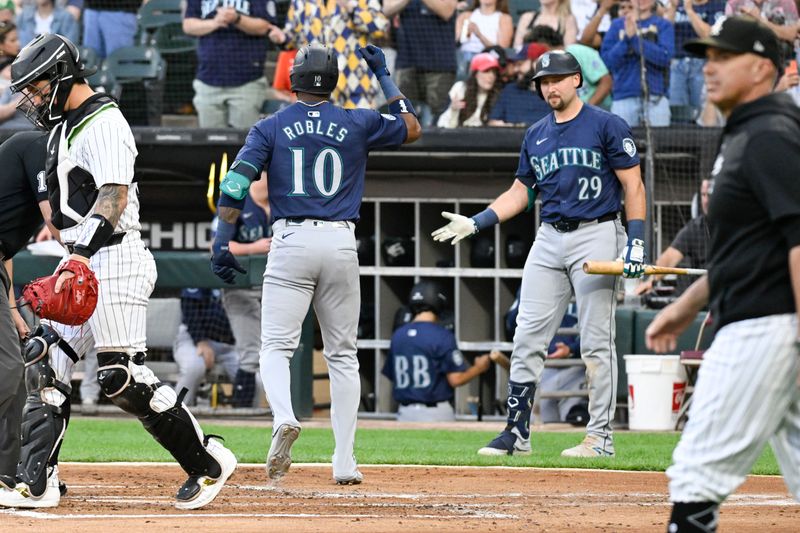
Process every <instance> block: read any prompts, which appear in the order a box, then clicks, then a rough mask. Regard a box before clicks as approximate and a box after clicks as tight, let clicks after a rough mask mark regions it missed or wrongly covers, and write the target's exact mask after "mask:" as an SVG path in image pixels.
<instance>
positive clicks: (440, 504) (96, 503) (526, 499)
mask: <svg viewBox="0 0 800 533" xmlns="http://www.w3.org/2000/svg"><path fill="white" fill-rule="evenodd" d="M361 470H362V472H363V473H364V478H365V479H364V483H363V484H362V485H357V486H338V485H336V484H335V483H334V481H333V479H332V478H331V470H330V465H312V464H298V465H293V466H292V468H291V470H290V471H289V474H288V475H287V476H286V477H285V478H284V479H283V480H281V481H280V483H278V484H268V483H267V481H266V474H265V470H264V467H263V465H240V466H239V468H238V469H237V470H236V472H235V474H234V475H233V477H231V479H230V480H229V482H228V484H226V486H225V488H224V489H223V491H222V492H221V493H220V495H219V497H218V498H217V499H216V500H215V501H214V502H213V503H212V504H211V505H209V506H208V507H206V508H204V509H201V510H199V511H191V512H184V511H178V510H177V509H175V508H174V507H173V502H174V500H173V496H174V493H175V492H176V491H177V488H178V486H179V485H180V484H181V483H182V482H183V479H184V477H183V473H182V472H181V471H180V469H179V468H178V467H177V466H174V465H167V464H153V463H146V464H131V463H111V464H87V463H80V464H78V463H66V464H63V465H62V466H61V479H62V480H63V481H65V482H66V483H67V485H68V487H69V492H68V494H67V496H66V497H64V498H62V500H61V505H60V506H59V507H58V508H55V509H43V510H41V511H35V510H13V509H8V510H0V515H2V516H1V517H0V521H1V522H2V523H3V525H4V526H6V527H7V528H8V527H10V528H15V527H21V528H23V529H22V530H23V531H45V530H48V531H62V532H63V531H80V532H81V533H94V532H101V531H102V532H109V531H118V532H120V533H122V532H125V531H156V530H162V531H165V530H166V528H169V530H170V531H174V530H182V529H184V530H190V529H191V530H193V531H201V530H202V531H230V532H233V531H235V532H239V531H291V532H292V533H300V532H305V531H348V533H349V532H350V531H400V530H403V531H430V530H434V529H435V530H437V531H521V530H528V531H588V530H592V531H637V532H638V531H659V532H663V531H664V530H665V529H666V521H667V518H668V516H669V509H670V505H669V503H668V501H667V479H666V476H665V475H664V474H663V473H652V472H621V471H609V470H582V469H581V470H579V469H538V468H504V467H490V468H478V467H437V466H363V467H362V468H361ZM799 521H800V505H797V504H795V503H794V501H793V500H792V499H791V497H790V495H789V494H788V492H787V491H786V488H785V486H784V484H783V481H782V479H781V478H780V477H775V476H759V477H750V478H749V479H748V481H747V482H746V483H745V484H744V485H743V486H742V487H741V488H740V489H739V491H737V493H736V494H735V495H733V496H732V497H731V498H729V499H728V501H726V502H725V504H724V505H723V507H722V512H721V518H720V530H722V531H754V530H758V529H760V530H769V531H796V527H797V524H798V523H800V522H799Z"/></svg>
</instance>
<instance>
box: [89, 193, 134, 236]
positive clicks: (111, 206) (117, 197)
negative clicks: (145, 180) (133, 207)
mask: <svg viewBox="0 0 800 533" xmlns="http://www.w3.org/2000/svg"><path fill="white" fill-rule="evenodd" d="M127 206H128V186H127V185H117V184H115V183H109V184H106V185H103V186H102V187H100V193H99V194H98V195H97V202H96V203H95V207H94V212H95V213H97V214H98V215H103V216H104V217H106V220H108V221H109V222H110V223H111V225H112V226H114V227H116V226H117V222H119V217H120V216H122V212H123V211H125V208H126V207H127Z"/></svg>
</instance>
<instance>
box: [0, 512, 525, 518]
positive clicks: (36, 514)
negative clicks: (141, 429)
mask: <svg viewBox="0 0 800 533" xmlns="http://www.w3.org/2000/svg"><path fill="white" fill-rule="evenodd" d="M0 514H9V515H14V516H19V517H23V518H38V519H40V520H88V519H93V518H99V519H103V520H113V519H120V518H124V519H131V518H134V519H142V518H148V519H159V518H201V519H208V518H326V519H336V518H338V519H342V520H351V519H353V518H375V519H383V518H386V515H380V514H311V513H159V514H74V515H60V514H53V513H45V512H41V511H16V510H13V509H0ZM518 518H519V517H517V516H515V515H509V514H501V513H474V514H466V515H453V516H448V515H427V514H420V515H404V516H403V517H402V519H403V520H431V519H435V520H443V519H444V520H447V519H459V520H463V519H478V520H485V519H499V520H505V519H518Z"/></svg>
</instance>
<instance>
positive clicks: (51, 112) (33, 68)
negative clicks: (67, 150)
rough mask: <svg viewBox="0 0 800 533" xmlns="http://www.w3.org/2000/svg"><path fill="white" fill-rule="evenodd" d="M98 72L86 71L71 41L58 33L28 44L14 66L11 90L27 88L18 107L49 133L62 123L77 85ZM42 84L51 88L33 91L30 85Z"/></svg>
mask: <svg viewBox="0 0 800 533" xmlns="http://www.w3.org/2000/svg"><path fill="white" fill-rule="evenodd" d="M96 70H97V69H96V68H94V67H90V68H87V67H86V65H85V64H84V62H83V60H82V59H81V57H80V52H79V51H78V47H76V46H75V45H74V44H73V43H72V41H70V40H69V39H67V38H66V37H64V36H62V35H58V34H57V33H47V34H43V35H39V36H38V37H36V38H35V39H34V40H33V41H31V42H30V43H28V45H26V46H25V48H23V49H22V50H21V51H20V53H19V54H18V55H17V58H16V59H15V60H14V62H13V63H11V90H12V91H13V92H15V93H19V92H23V89H25V88H26V87H28V91H25V92H23V98H22V100H21V101H20V103H19V106H18V107H20V108H21V109H22V110H23V111H25V116H26V117H27V118H28V120H30V121H31V122H33V124H34V125H35V126H36V127H38V128H42V129H47V130H49V129H52V128H53V127H54V126H55V125H56V124H58V123H59V122H61V120H62V117H63V115H64V105H65V104H66V103H67V98H68V97H69V93H70V91H71V90H72V86H73V85H74V83H75V81H76V80H82V79H85V78H87V77H88V76H91V75H92V74H94V73H95V71H96ZM42 80H46V81H47V82H48V84H47V85H46V86H45V87H41V88H37V89H35V90H33V87H32V86H31V84H32V83H35V82H37V81H42ZM37 97H38V99H39V102H38V104H37V103H36V102H35V99H36V98H37Z"/></svg>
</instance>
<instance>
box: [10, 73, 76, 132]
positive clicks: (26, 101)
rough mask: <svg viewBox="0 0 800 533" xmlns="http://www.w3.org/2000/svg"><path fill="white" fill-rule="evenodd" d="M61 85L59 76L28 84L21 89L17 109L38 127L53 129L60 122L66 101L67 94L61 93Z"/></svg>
mask: <svg viewBox="0 0 800 533" xmlns="http://www.w3.org/2000/svg"><path fill="white" fill-rule="evenodd" d="M60 85H61V80H60V79H59V78H53V79H43V80H38V81H35V82H33V83H30V84H28V85H26V86H25V87H23V88H22V91H20V94H21V95H22V99H21V100H20V102H19V104H17V109H19V110H20V111H22V112H23V113H25V118H27V119H28V120H30V121H31V122H32V123H33V125H34V126H36V127H37V128H40V129H44V130H50V129H52V128H53V126H55V125H56V124H57V123H58V122H60V119H61V115H62V114H63V109H64V104H65V103H66V101H65V100H66V96H67V95H63V94H59V93H60V91H59V86H60ZM59 100H64V101H59ZM56 108H57V109H56ZM54 111H55V113H54Z"/></svg>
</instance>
